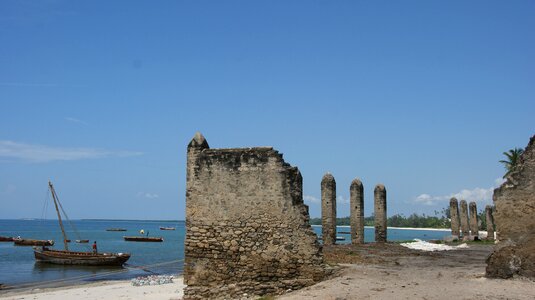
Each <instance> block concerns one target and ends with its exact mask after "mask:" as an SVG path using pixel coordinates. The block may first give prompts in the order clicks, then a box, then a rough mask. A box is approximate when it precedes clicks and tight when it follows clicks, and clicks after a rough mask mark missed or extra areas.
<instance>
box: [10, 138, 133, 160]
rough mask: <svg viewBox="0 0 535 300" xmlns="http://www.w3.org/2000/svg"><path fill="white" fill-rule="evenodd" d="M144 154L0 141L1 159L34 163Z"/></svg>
mask: <svg viewBox="0 0 535 300" xmlns="http://www.w3.org/2000/svg"><path fill="white" fill-rule="evenodd" d="M142 154H143V153H141V152H132V151H109V150H103V149H95V148H59V147H50V146H44V145H32V144H24V143H17V142H13V141H6V140H0V158H2V157H3V158H8V159H16V160H20V161H25V162H34V163H43V162H51V161H71V160H80V159H91V158H105V157H128V156H137V155H142Z"/></svg>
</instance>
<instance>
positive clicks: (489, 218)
mask: <svg viewBox="0 0 535 300" xmlns="http://www.w3.org/2000/svg"><path fill="white" fill-rule="evenodd" d="M485 218H486V222H487V240H494V208H493V207H492V205H487V206H485Z"/></svg>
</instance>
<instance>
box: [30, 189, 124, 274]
mask: <svg viewBox="0 0 535 300" xmlns="http://www.w3.org/2000/svg"><path fill="white" fill-rule="evenodd" d="M48 187H49V189H50V193H51V194H52V198H53V199H54V206H55V208H56V212H57V214H58V221H59V227H60V228H61V233H62V234H63V244H64V247H65V249H64V250H53V249H49V248H48V247H45V246H43V247H34V248H33V250H34V255H35V260H36V261H38V262H44V263H52V264H59V265H83V266H122V265H123V264H124V263H125V262H126V261H127V260H128V259H129V258H130V254H129V253H105V252H104V253H97V252H83V251H70V250H69V245H68V242H67V241H68V240H69V239H68V238H67V234H66V233H65V228H64V227H63V221H62V219H61V214H60V212H59V209H58V204H59V207H61V210H62V211H63V213H64V214H65V211H64V210H63V207H62V206H61V203H60V202H59V198H58V195H57V194H56V191H55V190H54V186H53V185H52V182H50V181H49V182H48ZM65 217H67V216H65Z"/></svg>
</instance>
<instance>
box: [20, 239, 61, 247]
mask: <svg viewBox="0 0 535 300" xmlns="http://www.w3.org/2000/svg"><path fill="white" fill-rule="evenodd" d="M13 243H14V244H15V245H16V246H52V245H54V241H53V240H32V239H13Z"/></svg>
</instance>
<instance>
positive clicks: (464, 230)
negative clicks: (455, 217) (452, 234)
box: [460, 200, 470, 238]
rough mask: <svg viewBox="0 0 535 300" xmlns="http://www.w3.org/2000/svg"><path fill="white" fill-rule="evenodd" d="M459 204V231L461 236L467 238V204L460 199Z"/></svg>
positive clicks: (468, 223)
mask: <svg viewBox="0 0 535 300" xmlns="http://www.w3.org/2000/svg"><path fill="white" fill-rule="evenodd" d="M460 205H461V209H460V216H461V232H462V235H463V238H467V237H468V236H470V222H469V221H468V204H467V203H466V200H461V203H460Z"/></svg>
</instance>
